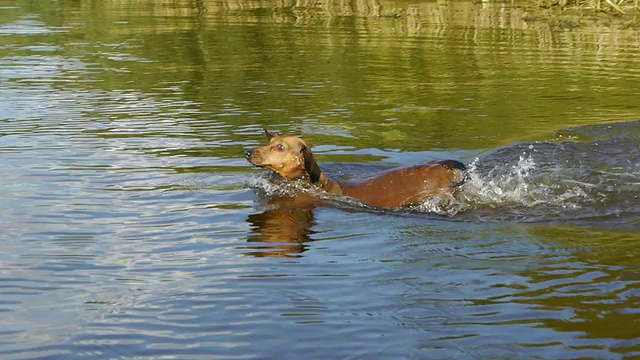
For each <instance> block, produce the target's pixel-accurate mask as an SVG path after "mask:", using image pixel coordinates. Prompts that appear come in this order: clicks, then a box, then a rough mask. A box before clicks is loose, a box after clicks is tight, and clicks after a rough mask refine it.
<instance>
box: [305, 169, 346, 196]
mask: <svg viewBox="0 0 640 360" xmlns="http://www.w3.org/2000/svg"><path fill="white" fill-rule="evenodd" d="M311 183H312V184H315V185H319V186H320V187H321V188H322V189H323V190H324V191H326V192H328V193H332V194H342V187H340V184H339V183H337V182H335V181H331V180H329V178H328V177H326V176H325V175H324V173H322V172H320V177H319V178H318V181H316V182H313V181H311Z"/></svg>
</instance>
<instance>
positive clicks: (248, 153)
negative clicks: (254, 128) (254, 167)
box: [244, 149, 253, 159]
mask: <svg viewBox="0 0 640 360" xmlns="http://www.w3.org/2000/svg"><path fill="white" fill-rule="evenodd" d="M244 157H245V158H247V159H251V158H252V157H253V149H247V150H245V151H244Z"/></svg>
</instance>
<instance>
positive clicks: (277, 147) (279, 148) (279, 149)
mask: <svg viewBox="0 0 640 360" xmlns="http://www.w3.org/2000/svg"><path fill="white" fill-rule="evenodd" d="M276 150H278V151H284V145H282V144H278V145H276Z"/></svg>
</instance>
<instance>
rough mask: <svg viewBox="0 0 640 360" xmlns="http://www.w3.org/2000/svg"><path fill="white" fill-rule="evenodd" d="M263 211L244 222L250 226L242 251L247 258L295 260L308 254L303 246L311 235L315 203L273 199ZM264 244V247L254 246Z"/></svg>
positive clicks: (305, 198) (301, 198) (304, 199)
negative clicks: (246, 253) (290, 258)
mask: <svg viewBox="0 0 640 360" xmlns="http://www.w3.org/2000/svg"><path fill="white" fill-rule="evenodd" d="M264 207H265V208H266V210H265V211H263V212H261V213H257V214H251V215H249V216H248V217H247V222H248V223H249V224H250V225H251V226H252V229H251V234H250V235H249V238H248V239H247V242H249V243H251V244H249V245H248V246H246V247H243V248H245V249H252V250H255V251H250V252H249V254H250V255H254V256H259V257H267V256H275V257H298V256H300V255H298V254H301V253H302V252H304V251H306V250H307V246H306V245H305V243H306V242H308V241H312V239H311V238H310V236H311V235H313V233H314V231H313V230H311V228H312V227H313V226H314V225H315V220H314V214H313V211H314V209H315V207H316V206H315V203H314V199H312V198H311V197H309V196H305V195H303V194H302V195H300V196H297V197H294V198H275V199H270V200H268V201H266V204H265V206H264ZM257 243H264V244H257Z"/></svg>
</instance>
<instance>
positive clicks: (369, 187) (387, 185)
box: [245, 129, 466, 208]
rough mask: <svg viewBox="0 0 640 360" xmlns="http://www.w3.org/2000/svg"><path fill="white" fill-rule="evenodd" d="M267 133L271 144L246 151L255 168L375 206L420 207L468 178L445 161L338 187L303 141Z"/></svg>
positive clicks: (460, 166) (458, 164) (450, 192)
mask: <svg viewBox="0 0 640 360" xmlns="http://www.w3.org/2000/svg"><path fill="white" fill-rule="evenodd" d="M264 132H265V134H266V135H267V138H268V139H269V144H268V145H265V146H261V147H258V148H255V149H252V150H247V151H245V157H246V158H247V160H248V161H249V162H250V163H251V164H252V165H254V166H257V167H263V168H267V169H270V170H273V171H275V172H276V173H278V174H280V176H282V177H284V178H286V179H289V180H298V179H308V180H309V181H310V182H311V183H312V184H315V185H318V186H320V187H322V189H324V190H325V191H327V192H329V193H332V194H338V195H344V196H349V197H352V198H355V199H358V200H360V201H362V202H363V203H365V204H368V205H371V206H377V207H385V208H393V207H401V206H410V205H420V204H422V203H423V202H424V201H425V200H428V199H431V198H434V197H438V196H451V195H453V194H454V193H455V191H456V189H457V187H458V186H460V185H462V183H464V180H465V177H466V167H465V166H464V164H462V163H461V162H458V161H455V160H444V161H432V162H429V163H427V164H423V165H416V166H411V167H406V168H397V169H392V170H388V171H385V172H383V173H381V174H378V175H375V176H372V177H368V178H365V179H363V180H357V181H350V182H341V183H338V182H335V181H332V180H329V179H328V178H327V177H326V176H325V175H324V174H323V173H322V171H321V170H320V167H319V166H318V163H316V160H315V159H314V157H313V154H312V153H311V147H310V146H309V144H307V143H306V142H305V141H304V140H303V139H300V138H298V137H295V136H281V135H279V134H270V133H269V132H268V131H267V130H266V129H265V130H264Z"/></svg>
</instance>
